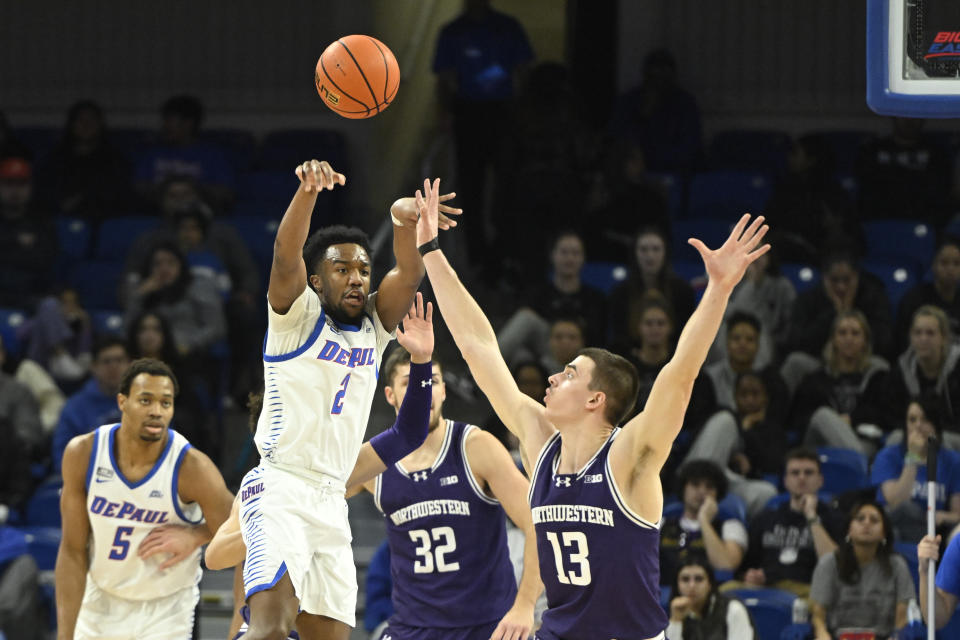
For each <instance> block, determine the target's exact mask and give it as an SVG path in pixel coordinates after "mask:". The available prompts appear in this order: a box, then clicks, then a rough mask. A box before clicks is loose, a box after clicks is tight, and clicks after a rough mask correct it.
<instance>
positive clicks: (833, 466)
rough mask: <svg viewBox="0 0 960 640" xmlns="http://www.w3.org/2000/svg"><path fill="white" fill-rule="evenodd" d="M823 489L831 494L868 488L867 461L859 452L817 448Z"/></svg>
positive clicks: (835, 448) (834, 448)
mask: <svg viewBox="0 0 960 640" xmlns="http://www.w3.org/2000/svg"><path fill="white" fill-rule="evenodd" d="M817 455H819V456H820V470H821V472H822V473H823V488H824V490H826V491H830V492H831V493H833V494H837V493H843V492H844V491H850V490H852V489H863V488H865V487H868V486H870V478H869V476H868V475H867V459H866V457H865V456H864V455H863V454H862V453H860V452H859V451H854V450H852V449H841V448H839V447H819V448H817Z"/></svg>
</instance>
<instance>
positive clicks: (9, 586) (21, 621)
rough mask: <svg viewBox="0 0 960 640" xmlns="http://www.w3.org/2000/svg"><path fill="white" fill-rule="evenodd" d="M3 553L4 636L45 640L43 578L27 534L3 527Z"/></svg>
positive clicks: (0, 623)
mask: <svg viewBox="0 0 960 640" xmlns="http://www.w3.org/2000/svg"><path fill="white" fill-rule="evenodd" d="M0 553H2V555H0V636H3V637H4V638H5V640H41V639H42V638H45V637H46V623H45V622H44V618H43V615H42V612H41V609H40V597H39V596H40V583H39V577H40V576H39V572H38V570H37V563H36V561H35V560H34V559H33V557H32V556H30V555H29V554H28V553H27V543H26V541H25V540H24V534H23V533H22V532H20V531H19V530H17V529H14V528H13V527H5V526H3V525H2V524H0Z"/></svg>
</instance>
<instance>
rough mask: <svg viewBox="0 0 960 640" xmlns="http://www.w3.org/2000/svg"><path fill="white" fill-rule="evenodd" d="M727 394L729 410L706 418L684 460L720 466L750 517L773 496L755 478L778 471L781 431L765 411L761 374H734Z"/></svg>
mask: <svg viewBox="0 0 960 640" xmlns="http://www.w3.org/2000/svg"><path fill="white" fill-rule="evenodd" d="M733 396H734V409H733V410H730V409H726V408H722V409H720V411H718V412H717V413H715V414H713V415H712V416H710V418H708V419H707V421H706V423H705V424H704V425H703V429H701V430H700V433H699V434H698V435H697V437H696V439H695V440H694V441H693V445H692V446H691V447H690V451H689V453H687V456H686V460H685V462H688V461H692V460H710V461H712V462H713V463H714V464H716V465H717V466H718V467H719V468H721V469H723V470H724V474H725V475H726V478H727V482H728V485H729V488H730V492H731V493H733V494H736V495H737V496H739V497H740V498H741V499H742V500H743V501H744V502H745V503H746V505H747V513H748V514H749V515H750V516H754V515H756V514H758V513H760V512H761V511H762V510H763V509H764V507H765V506H766V504H767V502H769V501H770V499H771V498H772V497H774V496H775V495H777V488H776V487H775V486H773V485H772V484H770V483H769V482H767V481H766V480H762V479H761V478H762V477H763V475H764V474H779V473H780V471H781V469H782V468H783V455H784V453H785V452H786V450H787V446H786V435H785V433H784V430H783V425H782V423H780V422H779V420H778V419H777V418H775V417H774V416H773V415H772V414H773V412H771V411H770V394H769V392H768V389H767V384H766V382H765V380H764V377H763V376H761V375H760V374H758V373H754V372H751V371H746V372H744V373H740V374H738V375H737V378H736V382H735V384H734V390H733Z"/></svg>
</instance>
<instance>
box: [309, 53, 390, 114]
mask: <svg viewBox="0 0 960 640" xmlns="http://www.w3.org/2000/svg"><path fill="white" fill-rule="evenodd" d="M315 82H316V85H317V93H319V94H320V97H321V98H323V103H324V104H326V105H327V106H328V107H330V108H331V109H332V110H333V111H334V112H335V113H337V114H339V115H341V116H343V117H344V118H370V117H372V116H375V115H377V114H378V113H380V112H381V111H383V110H384V109H386V108H387V107H388V106H390V103H391V102H392V101H393V99H394V97H396V95H397V89H398V88H399V87H400V66H399V65H398V64H397V59H396V58H395V57H394V55H393V52H392V51H390V49H389V48H388V47H387V45H385V44H383V43H382V42H380V41H379V40H377V39H376V38H371V37H370V36H364V35H353V36H344V37H343V38H340V39H338V40H337V41H336V42H334V43H332V44H331V45H330V46H329V47H327V48H326V50H325V51H324V52H323V53H322V54H321V55H320V59H319V60H318V61H317V70H316V74H315Z"/></svg>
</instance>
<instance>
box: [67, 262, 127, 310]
mask: <svg viewBox="0 0 960 640" xmlns="http://www.w3.org/2000/svg"><path fill="white" fill-rule="evenodd" d="M66 276H67V277H66V279H67V284H69V285H70V286H71V287H73V288H74V289H75V290H76V292H77V295H79V296H80V301H81V302H82V303H83V306H84V308H87V309H113V308H116V307H118V306H119V303H118V301H117V288H118V287H119V286H120V279H121V277H122V276H123V265H122V264H121V263H119V262H117V261H114V260H79V261H77V262H75V263H73V265H71V267H70V272H69V273H67V274H66Z"/></svg>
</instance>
